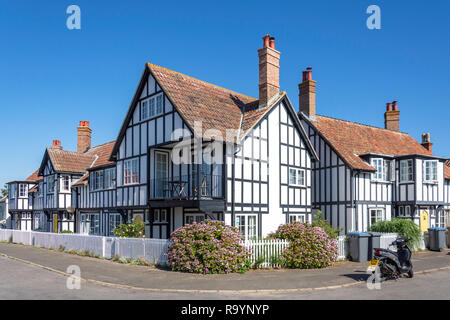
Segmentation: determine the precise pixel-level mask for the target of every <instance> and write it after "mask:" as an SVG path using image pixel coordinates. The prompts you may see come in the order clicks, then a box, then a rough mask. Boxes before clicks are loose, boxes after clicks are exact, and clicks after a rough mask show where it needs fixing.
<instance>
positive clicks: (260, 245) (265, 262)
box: [242, 240, 289, 268]
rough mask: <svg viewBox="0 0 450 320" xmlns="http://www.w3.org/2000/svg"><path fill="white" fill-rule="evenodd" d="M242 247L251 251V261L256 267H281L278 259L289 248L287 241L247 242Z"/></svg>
mask: <svg viewBox="0 0 450 320" xmlns="http://www.w3.org/2000/svg"><path fill="white" fill-rule="evenodd" d="M242 245H244V246H246V247H247V248H249V249H250V252H251V256H250V260H251V263H252V265H253V266H254V267H257V268H269V267H280V265H279V264H278V261H277V259H278V258H279V257H280V255H281V253H282V252H283V250H284V249H286V248H287V247H288V246H289V242H288V241H286V240H246V241H244V242H242Z"/></svg>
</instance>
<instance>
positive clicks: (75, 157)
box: [47, 141, 115, 173]
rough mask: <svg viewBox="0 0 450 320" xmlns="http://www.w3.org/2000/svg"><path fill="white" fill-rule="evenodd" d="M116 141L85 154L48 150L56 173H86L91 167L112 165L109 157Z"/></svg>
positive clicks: (94, 148)
mask: <svg viewBox="0 0 450 320" xmlns="http://www.w3.org/2000/svg"><path fill="white" fill-rule="evenodd" d="M114 143H115V141H112V142H108V143H105V144H102V145H99V146H96V147H93V148H91V149H89V150H88V151H87V152H85V153H78V152H73V151H66V150H55V149H47V152H48V154H49V157H50V160H51V161H52V165H53V168H54V170H55V171H57V172H73V173H85V172H86V170H87V169H89V168H90V167H91V166H96V167H98V166H101V165H107V164H111V163H112V162H110V161H109V156H110V154H111V149H112V147H113V146H114Z"/></svg>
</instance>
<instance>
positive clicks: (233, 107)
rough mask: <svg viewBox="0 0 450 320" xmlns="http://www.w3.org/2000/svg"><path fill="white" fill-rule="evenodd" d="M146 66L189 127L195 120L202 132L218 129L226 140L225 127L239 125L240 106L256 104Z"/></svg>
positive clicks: (211, 85)
mask: <svg viewBox="0 0 450 320" xmlns="http://www.w3.org/2000/svg"><path fill="white" fill-rule="evenodd" d="M147 66H148V68H149V69H150V70H151V72H152V74H153V75H154V77H155V78H156V80H157V81H158V83H159V84H160V86H161V87H162V89H163V90H164V92H165V93H166V94H167V96H168V97H169V99H170V100H171V101H172V103H173V104H174V105H175V108H176V109H177V110H178V112H179V113H180V115H181V117H182V118H183V119H184V120H185V121H186V123H187V124H188V126H189V127H190V128H191V129H193V128H194V123H195V122H196V121H202V128H203V132H205V130H208V129H217V130H219V131H220V132H221V133H222V136H223V138H224V139H226V130H227V129H234V130H238V129H239V128H240V125H241V118H242V109H243V108H244V107H245V106H248V105H249V104H257V103H258V100H257V99H255V98H251V97H249V96H246V95H243V94H240V93H237V92H234V91H231V90H228V89H224V88H222V87H219V86H216V85H213V84H211V83H207V82H204V81H201V80H198V79H195V78H192V77H189V76H186V75H184V74H181V73H178V72H175V71H172V70H169V69H166V68H163V67H160V66H157V65H154V64H151V63H148V64H147ZM216 139H217V140H219V139H218V138H216ZM228 140H230V139H228ZM230 142H231V141H230Z"/></svg>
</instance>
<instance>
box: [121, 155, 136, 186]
mask: <svg viewBox="0 0 450 320" xmlns="http://www.w3.org/2000/svg"><path fill="white" fill-rule="evenodd" d="M138 183H139V159H137V158H135V159H128V160H125V161H124V162H123V185H125V186H128V185H133V184H138Z"/></svg>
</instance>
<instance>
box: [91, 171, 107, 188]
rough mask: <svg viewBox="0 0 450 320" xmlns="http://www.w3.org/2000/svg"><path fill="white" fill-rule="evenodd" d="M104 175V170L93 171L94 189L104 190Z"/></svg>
mask: <svg viewBox="0 0 450 320" xmlns="http://www.w3.org/2000/svg"><path fill="white" fill-rule="evenodd" d="M104 176H105V173H104V171H103V170H100V171H94V172H92V190H93V191H96V190H103V189H104V182H105V180H104Z"/></svg>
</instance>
